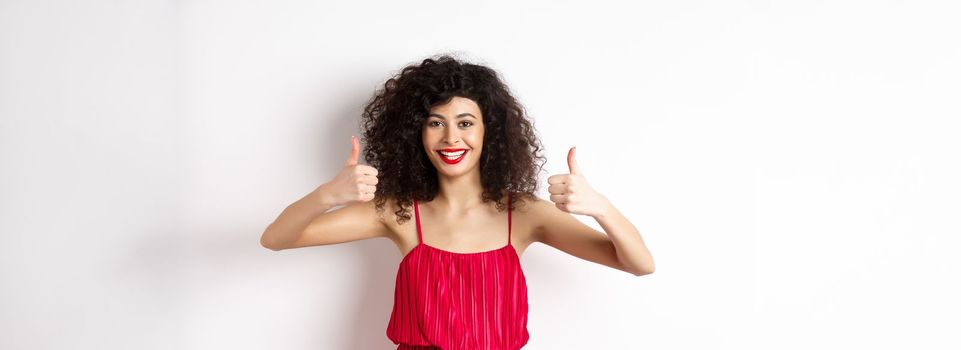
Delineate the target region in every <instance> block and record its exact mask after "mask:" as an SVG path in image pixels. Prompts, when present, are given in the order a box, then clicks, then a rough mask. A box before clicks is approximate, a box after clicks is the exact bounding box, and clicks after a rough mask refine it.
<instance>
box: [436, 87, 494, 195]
mask: <svg viewBox="0 0 961 350" xmlns="http://www.w3.org/2000/svg"><path fill="white" fill-rule="evenodd" d="M422 138H423V142H424V150H426V151H427V153H428V154H427V156H428V158H429V159H430V161H431V163H434V167H435V168H437V173H438V175H446V176H459V175H463V174H466V173H468V172H470V171H473V170H474V169H475V168H477V167H478V164H480V155H481V151H482V149H483V148H484V119H483V116H482V115H481V111H480V106H478V105H477V103H476V102H474V101H473V100H471V99H469V98H464V97H460V96H454V97H453V98H451V100H450V102H447V103H446V104H438V105H435V106H433V107H431V109H430V113H429V115H428V117H427V120H426V121H425V122H424V129H423V133H422ZM441 152H443V153H441ZM445 153H446V155H445Z"/></svg>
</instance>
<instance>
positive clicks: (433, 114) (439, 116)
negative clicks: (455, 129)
mask: <svg viewBox="0 0 961 350" xmlns="http://www.w3.org/2000/svg"><path fill="white" fill-rule="evenodd" d="M428 117H437V118H440V119H447V117H445V116H442V115H440V114H437V113H431V114H430V115H428ZM464 117H471V118H474V119H477V117H475V116H474V115H473V114H470V113H466V112H465V113H461V114H458V115H457V118H464Z"/></svg>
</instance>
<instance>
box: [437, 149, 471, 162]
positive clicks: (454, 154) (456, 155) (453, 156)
mask: <svg viewBox="0 0 961 350" xmlns="http://www.w3.org/2000/svg"><path fill="white" fill-rule="evenodd" d="M438 152H439V153H440V154H441V155H443V156H444V158H447V159H450V160H454V159H457V158H459V157H460V156H461V155H463V154H464V152H467V150H463V151H458V152H444V151H438Z"/></svg>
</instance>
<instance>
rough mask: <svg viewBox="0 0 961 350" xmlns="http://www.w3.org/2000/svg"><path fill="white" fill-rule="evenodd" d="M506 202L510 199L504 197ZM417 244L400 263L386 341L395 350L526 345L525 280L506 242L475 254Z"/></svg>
mask: <svg viewBox="0 0 961 350" xmlns="http://www.w3.org/2000/svg"><path fill="white" fill-rule="evenodd" d="M508 203H510V197H508ZM414 215H415V217H416V220H417V239H418V244H417V246H416V247H414V248H413V249H412V250H411V251H410V252H409V253H407V255H406V256H404V258H403V259H402V260H401V262H400V266H399V267H398V269H397V280H396V284H395V287H394V308H393V311H392V312H391V315H390V322H389V323H388V325H387V337H388V338H389V339H390V340H391V341H392V342H393V343H394V344H397V345H398V347H397V349H424V350H428V349H430V350H436V349H442V350H464V349H471V350H475V349H489V350H514V349H520V348H521V347H523V346H524V345H525V344H527V341H528V339H530V334H529V333H528V332H527V280H526V278H525V277H524V271H523V270H522V269H521V264H520V257H519V256H518V255H517V251H516V250H515V249H514V246H513V245H511V242H510V226H511V208H508V211H507V245H505V246H503V247H501V248H498V249H494V250H490V251H486V252H477V253H456V252H450V251H446V250H443V249H440V248H436V247H432V246H429V245H427V244H424V238H423V234H422V232H421V222H420V210H419V209H418V205H417V201H416V200H415V201H414Z"/></svg>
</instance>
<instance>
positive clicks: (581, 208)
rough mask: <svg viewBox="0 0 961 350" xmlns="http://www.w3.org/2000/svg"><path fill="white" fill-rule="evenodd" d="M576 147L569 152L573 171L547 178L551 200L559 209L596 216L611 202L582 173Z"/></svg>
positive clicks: (569, 166)
mask: <svg viewBox="0 0 961 350" xmlns="http://www.w3.org/2000/svg"><path fill="white" fill-rule="evenodd" d="M576 148H577V147H571V150H570V151H568V152H567V166H568V168H570V171H571V173H570V174H558V175H553V176H551V177H549V178H547V183H548V184H550V186H549V187H548V188H547V192H550V194H551V201H552V202H554V206H556V207H557V209H560V210H562V211H564V212H568V213H571V214H581V215H589V216H594V217H596V216H598V215H601V214H602V213H603V212H604V210H605V209H606V208H607V207H608V205H610V202H608V201H607V197H604V196H603V195H601V194H600V193H598V192H597V191H595V190H594V188H592V187H591V185H590V184H588V183H587V179H585V178H584V175H583V174H581V171H580V169H579V168H578V167H577V161H576V160H575V159H574V150H575V149H576Z"/></svg>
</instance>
